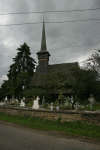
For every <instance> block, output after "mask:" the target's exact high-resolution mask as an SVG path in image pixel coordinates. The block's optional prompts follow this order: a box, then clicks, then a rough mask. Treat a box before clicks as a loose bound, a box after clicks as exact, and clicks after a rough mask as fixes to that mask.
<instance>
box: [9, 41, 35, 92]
mask: <svg viewBox="0 0 100 150" xmlns="http://www.w3.org/2000/svg"><path fill="white" fill-rule="evenodd" d="M17 51H18V52H17V55H16V57H15V58H13V61H14V63H13V64H12V65H11V66H10V70H9V71H8V74H7V76H8V79H9V80H10V81H12V85H11V86H13V85H14V86H15V87H16V88H15V93H16V94H18V93H20V92H21V89H22V86H23V85H24V86H28V85H29V83H30V80H31V77H32V76H33V75H34V69H35V64H36V62H35V60H34V59H33V58H32V57H31V56H30V55H31V52H30V47H29V46H28V45H27V44H26V43H24V44H23V45H21V46H20V48H18V49H17Z"/></svg>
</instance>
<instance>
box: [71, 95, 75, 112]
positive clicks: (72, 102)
mask: <svg viewBox="0 0 100 150" xmlns="http://www.w3.org/2000/svg"><path fill="white" fill-rule="evenodd" d="M71 104H72V109H74V100H73V95H72V96H71Z"/></svg>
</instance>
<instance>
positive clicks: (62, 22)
mask: <svg viewBox="0 0 100 150" xmlns="http://www.w3.org/2000/svg"><path fill="white" fill-rule="evenodd" d="M97 8H98V9H97ZM99 8H100V0H84V1H83V0H1V1H0V84H1V83H3V80H5V79H7V77H6V74H7V73H8V71H9V66H10V65H11V64H12V63H13V60H12V58H14V57H15V56H16V54H17V50H16V49H17V48H18V47H20V45H22V44H23V43H24V42H26V43H27V44H28V46H29V47H30V50H31V54H32V55H31V56H32V57H33V58H34V59H35V60H36V61H37V55H36V52H38V51H39V50H40V47H41V36H42V22H43V19H44V21H45V30H46V42H47V50H48V51H49V53H50V54H51V57H50V61H49V63H50V64H59V63H69V62H75V61H78V62H81V61H83V60H84V59H86V58H87V57H88V56H90V55H91V54H92V53H94V52H95V49H98V48H100V9H99ZM75 10H84V11H75ZM48 11H51V12H48ZM55 11H58V12H55ZM61 11H66V12H61ZM25 12H26V13H25ZM29 12H31V13H29ZM32 12H40V13H32ZM42 12H45V13H42ZM18 13H19V14H18ZM22 13H23V14H22ZM80 20H81V21H80ZM85 20H87V21H85ZM53 22H55V23H53ZM26 23H33V24H26ZM34 23H36V24H34ZM18 24H19V25H18ZM20 24H23V25H20Z"/></svg>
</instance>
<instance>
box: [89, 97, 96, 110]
mask: <svg viewBox="0 0 100 150" xmlns="http://www.w3.org/2000/svg"><path fill="white" fill-rule="evenodd" d="M88 100H89V102H90V108H91V109H92V106H93V104H95V99H94V97H93V95H92V94H91V95H90V98H89V99H88Z"/></svg>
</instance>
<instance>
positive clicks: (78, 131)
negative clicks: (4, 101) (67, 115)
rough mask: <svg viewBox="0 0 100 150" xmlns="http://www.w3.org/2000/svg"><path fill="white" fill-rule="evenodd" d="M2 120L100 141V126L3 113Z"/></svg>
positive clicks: (0, 116) (0, 114) (0, 115)
mask: <svg viewBox="0 0 100 150" xmlns="http://www.w3.org/2000/svg"><path fill="white" fill-rule="evenodd" d="M0 120H3V121H7V122H14V123H18V124H21V125H24V126H26V127H29V128H35V129H42V130H56V131H62V132H64V133H65V134H66V135H72V136H77V137H83V136H84V137H86V138H95V139H98V140H100V126H97V125H90V124H83V123H81V122H80V121H76V122H60V121H59V120H60V119H58V120H57V121H50V120H42V119H40V118H33V117H21V116H11V115H7V114H3V113H0Z"/></svg>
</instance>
